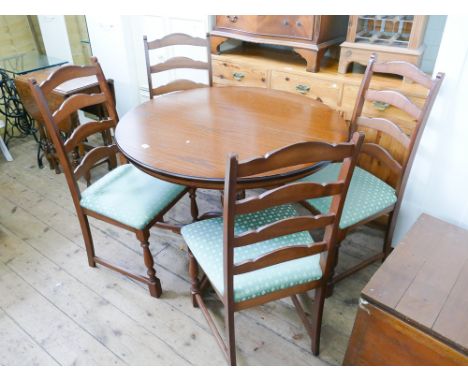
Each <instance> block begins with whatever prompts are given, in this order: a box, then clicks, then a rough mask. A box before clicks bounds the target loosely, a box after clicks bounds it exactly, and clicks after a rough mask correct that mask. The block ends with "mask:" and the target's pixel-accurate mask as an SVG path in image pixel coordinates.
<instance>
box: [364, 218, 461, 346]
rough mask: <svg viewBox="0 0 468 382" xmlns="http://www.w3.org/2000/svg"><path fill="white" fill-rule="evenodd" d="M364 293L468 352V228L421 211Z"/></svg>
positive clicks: (419, 326)
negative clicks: (421, 213)
mask: <svg viewBox="0 0 468 382" xmlns="http://www.w3.org/2000/svg"><path fill="white" fill-rule="evenodd" d="M362 297H363V298H364V299H366V300H368V301H370V302H372V303H374V304H376V305H378V306H379V307H381V308H382V309H384V310H386V311H388V312H390V313H392V314H395V315H397V316H399V317H400V318H402V319H403V320H405V321H407V322H410V323H411V324H413V325H415V326H417V327H418V328H420V329H422V330H423V331H425V332H427V333H429V334H431V335H433V336H435V337H437V338H439V339H441V340H442V341H444V342H447V343H448V344H449V345H451V346H453V347H456V348H457V349H459V350H460V351H461V352H463V353H465V354H467V355H468V231H467V230H465V229H462V228H460V227H457V226H455V225H453V224H449V223H447V222H444V221H442V220H440V219H437V218H435V217H432V216H430V215H426V214H423V215H421V216H420V217H419V219H418V220H417V222H416V223H415V225H414V226H413V227H412V228H411V230H410V231H409V232H408V234H407V235H406V237H405V238H404V239H403V240H402V241H401V242H400V243H399V244H398V246H397V247H396V248H395V250H394V251H393V252H392V254H391V255H390V256H389V257H388V259H387V260H386V261H385V263H384V264H383V265H382V266H381V267H380V269H379V270H378V271H377V272H376V273H375V274H374V276H373V277H372V279H371V280H370V281H369V283H368V284H367V285H366V287H365V288H364V289H363V291H362Z"/></svg>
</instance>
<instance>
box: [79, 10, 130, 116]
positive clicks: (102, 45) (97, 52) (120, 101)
mask: <svg viewBox="0 0 468 382" xmlns="http://www.w3.org/2000/svg"><path fill="white" fill-rule="evenodd" d="M86 22H87V25H88V33H89V39H90V42H91V48H92V51H93V55H94V56H96V57H97V58H98V59H99V62H100V63H101V66H102V69H103V71H104V74H105V75H106V77H107V78H112V79H113V80H114V86H115V95H116V98H117V112H118V113H119V115H124V114H125V113H126V112H127V111H129V110H130V109H131V108H133V107H134V106H136V105H138V103H139V96H138V76H137V69H136V63H135V58H134V56H135V54H136V52H135V48H134V45H133V43H132V41H131V35H130V34H129V30H131V25H130V19H129V17H127V16H114V15H108V14H105V15H104V14H101V15H92V16H86Z"/></svg>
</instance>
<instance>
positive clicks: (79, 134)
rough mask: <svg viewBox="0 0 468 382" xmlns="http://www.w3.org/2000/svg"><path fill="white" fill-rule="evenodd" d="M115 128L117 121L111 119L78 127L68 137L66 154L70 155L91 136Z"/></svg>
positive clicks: (65, 144)
mask: <svg viewBox="0 0 468 382" xmlns="http://www.w3.org/2000/svg"><path fill="white" fill-rule="evenodd" d="M113 127H115V121H113V120H111V119H105V120H102V121H91V122H86V123H83V124H82V125H80V126H78V127H76V128H75V130H73V133H71V135H70V137H68V139H67V140H66V141H65V143H64V148H65V152H67V153H69V152H70V151H71V150H73V149H74V148H75V147H76V146H78V145H79V144H80V143H81V142H83V141H84V140H85V139H86V138H88V137H89V136H90V135H93V134H96V133H101V132H104V131H106V130H109V129H111V128H113Z"/></svg>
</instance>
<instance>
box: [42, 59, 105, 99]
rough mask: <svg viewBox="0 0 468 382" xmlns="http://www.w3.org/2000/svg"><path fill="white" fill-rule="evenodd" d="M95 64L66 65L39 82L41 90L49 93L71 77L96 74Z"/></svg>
mask: <svg viewBox="0 0 468 382" xmlns="http://www.w3.org/2000/svg"><path fill="white" fill-rule="evenodd" d="M97 72H98V69H97V68H96V66H78V65H66V66H62V67H60V69H59V70H56V71H54V72H53V73H52V74H51V75H50V76H49V77H48V78H47V79H46V80H45V81H44V82H42V83H41V85H40V86H41V90H42V91H43V92H44V94H46V95H47V94H49V93H50V92H51V91H52V90H54V89H55V88H56V87H58V86H60V85H61V84H63V83H64V82H67V81H69V80H72V79H76V78H82V77H90V76H95V75H97Z"/></svg>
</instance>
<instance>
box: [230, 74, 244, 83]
mask: <svg viewBox="0 0 468 382" xmlns="http://www.w3.org/2000/svg"><path fill="white" fill-rule="evenodd" d="M244 77H245V74H244V73H242V72H234V73H232V78H234V79H235V80H236V81H242V80H243V79H244Z"/></svg>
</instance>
